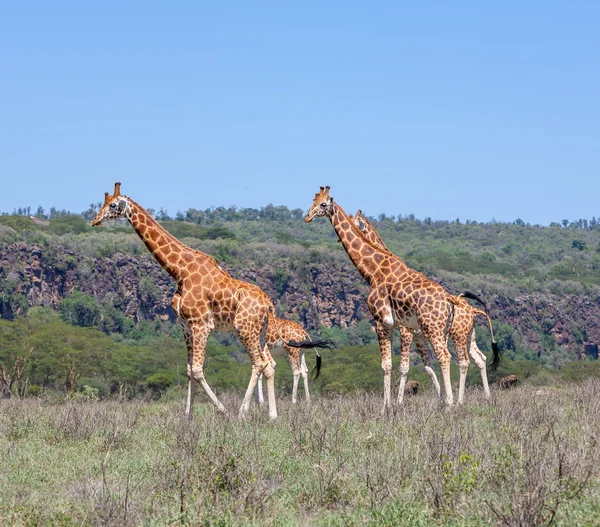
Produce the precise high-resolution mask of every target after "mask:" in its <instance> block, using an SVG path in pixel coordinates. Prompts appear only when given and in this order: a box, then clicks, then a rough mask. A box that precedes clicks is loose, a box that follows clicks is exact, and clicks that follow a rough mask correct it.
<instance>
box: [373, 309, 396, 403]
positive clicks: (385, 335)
mask: <svg viewBox="0 0 600 527" xmlns="http://www.w3.org/2000/svg"><path fill="white" fill-rule="evenodd" d="M375 331H376V332H377V338H378V339H379V350H380V351H381V368H382V369H383V411H384V412H385V411H386V410H387V409H389V408H391V406H392V405H391V373H392V327H391V326H387V325H385V324H383V323H382V322H380V321H379V320H376V321H375Z"/></svg>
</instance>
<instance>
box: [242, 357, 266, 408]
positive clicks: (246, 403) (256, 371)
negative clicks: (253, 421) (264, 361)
mask: <svg viewBox="0 0 600 527" xmlns="http://www.w3.org/2000/svg"><path fill="white" fill-rule="evenodd" d="M262 370H264V367H261V366H254V365H252V374H251V375H250V382H249V383H248V388H247V389H246V394H245V395H244V399H243V400H242V406H241V407H240V411H239V414H238V415H239V417H240V419H244V418H245V417H246V414H247V413H248V410H249V409H250V401H251V399H252V392H253V391H254V388H255V387H256V384H257V382H258V378H259V377H260V376H261V372H262Z"/></svg>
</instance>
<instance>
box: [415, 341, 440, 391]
mask: <svg viewBox="0 0 600 527" xmlns="http://www.w3.org/2000/svg"><path fill="white" fill-rule="evenodd" d="M414 339H415V345H416V346H417V350H418V352H419V355H420V356H421V360H422V361H423V366H425V372H426V373H427V375H429V378H430V379H431V383H432V384H433V387H434V389H435V393H437V395H438V397H440V395H441V392H440V383H439V382H438V378H437V375H436V374H435V371H434V370H433V368H432V367H431V354H430V352H429V346H428V345H427V339H425V337H423V334H422V333H421V331H420V330H417V331H415V333H414Z"/></svg>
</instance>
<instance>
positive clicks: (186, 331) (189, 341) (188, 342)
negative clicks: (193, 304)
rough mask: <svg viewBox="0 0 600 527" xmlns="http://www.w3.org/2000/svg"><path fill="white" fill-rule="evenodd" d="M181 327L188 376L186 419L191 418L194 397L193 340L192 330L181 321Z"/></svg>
mask: <svg viewBox="0 0 600 527" xmlns="http://www.w3.org/2000/svg"><path fill="white" fill-rule="evenodd" d="M181 326H182V327H183V336H184V337H185V346H186V348H187V358H188V363H187V374H188V393H187V402H186V405H185V416H186V417H187V418H188V419H191V418H192V406H193V404H194V395H195V391H196V381H195V380H194V376H193V375H192V364H193V361H194V340H193V338H192V330H191V328H190V327H189V326H188V325H187V323H186V322H185V321H183V320H181Z"/></svg>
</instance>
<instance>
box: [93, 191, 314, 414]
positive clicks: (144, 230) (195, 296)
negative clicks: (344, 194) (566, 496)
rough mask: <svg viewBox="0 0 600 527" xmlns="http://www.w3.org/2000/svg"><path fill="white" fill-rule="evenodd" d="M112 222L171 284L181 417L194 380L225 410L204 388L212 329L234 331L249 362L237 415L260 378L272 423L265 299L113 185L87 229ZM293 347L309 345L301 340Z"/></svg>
mask: <svg viewBox="0 0 600 527" xmlns="http://www.w3.org/2000/svg"><path fill="white" fill-rule="evenodd" d="M118 218H124V219H126V220H128V221H129V223H130V224H131V226H132V228H133V230H134V231H135V232H136V233H137V235H138V236H139V237H140V238H141V240H142V241H143V242H144V245H146V247H147V248H148V250H149V251H150V252H151V253H152V255H153V256H154V258H155V259H156V260H157V261H158V263H159V264H160V265H161V266H162V267H163V268H164V269H165V270H166V271H167V273H169V275H171V277H172V278H173V279H174V280H175V282H176V284H177V291H176V292H175V294H174V295H173V298H172V301H171V306H172V307H173V310H174V311H175V314H176V315H177V318H178V319H179V321H180V323H181V325H182V327H183V332H184V336H185V344H186V348H187V355H188V365H187V372H188V378H189V382H188V395H187V404H186V410H185V413H186V416H187V418H188V419H191V418H192V415H193V414H192V407H193V402H194V395H195V383H196V382H197V383H199V384H200V386H202V388H203V389H204V391H205V392H206V394H207V395H208V397H209V399H210V400H211V401H212V402H213V404H214V405H215V406H216V408H217V409H218V410H219V411H220V412H223V413H225V407H224V406H223V404H221V402H220V401H219V399H218V398H217V396H216V395H215V394H214V392H213V391H212V389H211V388H210V386H209V385H208V382H207V381H206V378H205V376H204V369H203V368H204V357H205V351H206V343H207V341H208V337H209V335H210V333H211V331H212V330H213V329H216V330H220V331H229V332H235V333H236V335H237V337H238V338H239V340H240V342H241V343H242V345H243V346H244V348H245V350H246V352H247V353H248V355H249V357H250V362H251V363H252V374H251V376H250V382H249V384H248V389H247V390H246V394H245V395H244V399H243V401H242V405H241V407H240V410H239V416H240V417H241V418H243V417H245V415H246V413H247V412H248V409H249V406H250V401H251V399H252V392H253V391H254V387H255V386H256V383H257V381H258V377H259V376H260V375H261V374H263V375H264V376H265V379H266V381H267V394H268V402H269V417H270V418H271V419H276V418H277V408H276V403H275V381H274V379H275V366H276V364H275V361H274V360H273V357H272V356H271V353H270V352H269V349H268V348H267V346H266V343H265V336H266V333H267V331H268V325H269V323H273V324H274V325H275V328H276V321H275V319H274V317H275V308H274V306H273V302H272V301H271V299H270V298H269V296H268V295H267V294H266V293H264V292H263V291H262V290H261V289H260V288H259V287H257V286H256V285H254V284H250V283H248V282H244V281H242V280H236V279H235V278H232V277H231V276H230V275H229V273H227V272H225V271H224V270H223V269H221V268H220V267H219V266H218V265H217V262H216V261H215V259H214V258H213V257H212V256H209V255H208V254H205V253H203V252H200V251H196V250H194V249H192V248H190V247H188V246H186V245H184V244H183V243H181V242H180V241H179V240H178V239H177V238H175V237H174V236H172V235H171V234H170V233H169V232H167V231H166V230H165V229H164V228H163V227H162V226H161V225H160V224H159V223H158V222H157V221H156V220H155V219H154V218H152V216H151V215H150V214H149V213H148V212H147V211H146V210H145V209H144V208H143V207H141V206H140V205H139V204H137V203H136V202H135V201H134V200H133V199H131V198H129V197H128V196H124V195H122V194H121V184H120V183H115V187H114V192H113V194H112V196H111V195H110V194H109V193H108V192H106V193H105V195H104V204H103V205H102V208H101V209H100V210H99V211H98V214H97V215H96V217H95V218H94V219H93V220H92V226H97V225H100V224H101V223H103V222H104V221H106V220H111V219H118ZM294 344H295V345H296V346H299V347H313V345H312V343H307V342H298V343H294Z"/></svg>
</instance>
